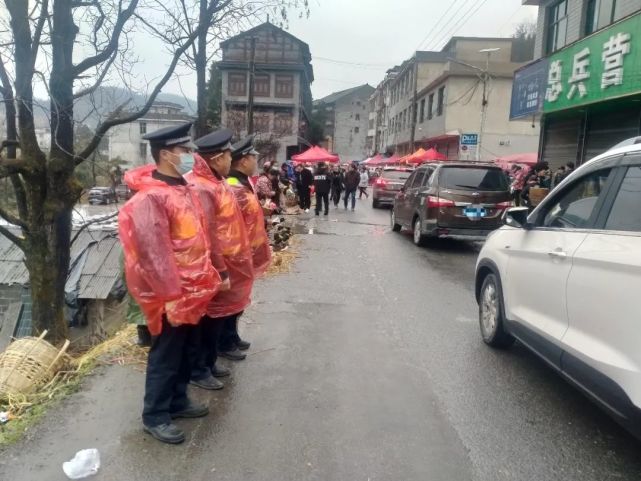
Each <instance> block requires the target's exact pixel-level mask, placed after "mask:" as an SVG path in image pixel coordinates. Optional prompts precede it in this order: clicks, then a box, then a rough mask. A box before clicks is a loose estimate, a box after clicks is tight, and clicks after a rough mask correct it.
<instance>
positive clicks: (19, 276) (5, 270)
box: [0, 260, 29, 286]
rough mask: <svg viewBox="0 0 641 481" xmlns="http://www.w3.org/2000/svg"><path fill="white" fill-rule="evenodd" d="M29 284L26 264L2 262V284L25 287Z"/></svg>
mask: <svg viewBox="0 0 641 481" xmlns="http://www.w3.org/2000/svg"><path fill="white" fill-rule="evenodd" d="M28 282H29V272H27V266H25V265H24V262H22V261H18V262H9V261H1V260H0V284H6V285H9V286H10V285H13V284H22V285H25V284H27V283H28Z"/></svg>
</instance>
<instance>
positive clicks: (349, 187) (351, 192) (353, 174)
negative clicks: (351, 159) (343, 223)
mask: <svg viewBox="0 0 641 481" xmlns="http://www.w3.org/2000/svg"><path fill="white" fill-rule="evenodd" d="M360 182H361V175H360V174H359V173H358V170H357V168H356V165H354V164H351V165H350V166H349V170H348V171H347V173H346V174H345V181H344V185H345V210H347V203H348V200H349V199H350V198H351V199H352V210H354V209H355V208H356V190H357V189H358V186H359V184H360Z"/></svg>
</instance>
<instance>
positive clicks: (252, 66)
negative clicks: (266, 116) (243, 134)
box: [247, 37, 256, 135]
mask: <svg viewBox="0 0 641 481" xmlns="http://www.w3.org/2000/svg"><path fill="white" fill-rule="evenodd" d="M255 74H256V37H252V38H251V52H250V57H249V98H248V100H247V135H251V134H253V133H254V81H255V78H254V77H255Z"/></svg>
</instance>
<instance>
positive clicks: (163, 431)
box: [142, 424, 185, 444]
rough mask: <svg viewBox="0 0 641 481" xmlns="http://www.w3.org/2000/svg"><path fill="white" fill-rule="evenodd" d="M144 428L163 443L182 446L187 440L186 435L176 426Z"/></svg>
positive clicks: (162, 425)
mask: <svg viewBox="0 0 641 481" xmlns="http://www.w3.org/2000/svg"><path fill="white" fill-rule="evenodd" d="M142 428H143V429H144V431H145V432H146V433H149V434H151V435H152V436H153V437H154V438H156V439H157V440H158V441H160V442H161V443H167V444H180V443H182V442H183V441H184V440H185V433H184V431H183V430H182V429H180V428H179V427H178V426H176V425H175V424H160V425H158V426H145V425H144V424H143V426H142Z"/></svg>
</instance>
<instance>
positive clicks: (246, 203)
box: [227, 175, 272, 277]
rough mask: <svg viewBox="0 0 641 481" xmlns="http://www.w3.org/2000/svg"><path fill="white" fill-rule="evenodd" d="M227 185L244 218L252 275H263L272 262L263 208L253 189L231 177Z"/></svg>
mask: <svg viewBox="0 0 641 481" xmlns="http://www.w3.org/2000/svg"><path fill="white" fill-rule="evenodd" d="M227 184H228V185H229V186H230V187H231V190H232V192H233V193H234V195H235V196H236V200H237V201H238V205H239V206H240V210H241V211H242V213H243V217H244V218H245V225H246V226H247V234H248V235H249V245H250V247H251V250H252V258H253V263H254V275H255V276H256V277H258V276H261V275H263V274H264V273H265V271H266V270H267V268H268V267H269V264H270V263H271V260H272V250H271V247H270V246H269V237H267V231H266V230H265V216H264V215H263V208H262V207H261V205H260V202H258V197H256V193H255V191H254V188H253V187H252V186H251V184H250V185H243V183H242V182H241V181H240V180H239V179H238V178H236V177H234V176H233V175H232V176H230V177H229V178H228V179H227Z"/></svg>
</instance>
